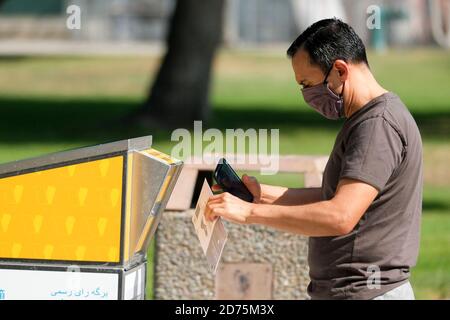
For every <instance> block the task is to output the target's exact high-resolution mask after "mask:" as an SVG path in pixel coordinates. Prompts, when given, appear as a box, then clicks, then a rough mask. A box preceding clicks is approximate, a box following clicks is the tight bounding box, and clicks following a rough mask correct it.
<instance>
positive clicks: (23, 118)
mask: <svg viewBox="0 0 450 320" xmlns="http://www.w3.org/2000/svg"><path fill="white" fill-rule="evenodd" d="M137 108H139V103H136V102H127V101H114V100H113V99H111V100H80V99H67V100H64V99H60V100H55V99H44V98H43V99H21V98H17V99H14V98H0V142H2V143H32V142H40V143H42V142H77V141H93V142H104V141H112V140H118V139H125V138H129V137H134V136H140V135H146V134H153V135H154V137H155V138H158V139H164V140H170V133H171V132H170V131H169V130H160V129H159V130H157V129H155V128H151V127H138V126H136V125H134V124H133V123H129V122H127V121H126V120H124V117H125V116H126V115H127V114H129V113H130V112H132V111H133V110H136V109H137ZM430 110H432V108H430ZM174 116H179V115H174ZM414 117H415V119H416V121H417V123H418V124H419V127H420V129H421V132H422V135H423V136H424V137H430V138H439V139H443V140H446V141H450V140H449V137H450V128H449V123H450V110H449V111H448V112H440V113H433V112H429V113H423V112H421V113H415V114H414ZM341 124H342V121H329V120H327V119H324V118H323V117H322V116H320V115H319V114H317V113H315V112H313V111H308V110H304V109H303V110H301V109H299V108H294V107H293V108H292V110H290V109H286V108H284V109H279V108H277V107H275V106H274V107H273V109H270V108H267V106H265V107H264V108H263V109H262V108H259V107H258V106H245V107H243V108H242V109H238V108H237V107H235V106H233V108H229V107H227V106H222V105H218V106H216V107H215V109H214V112H213V116H212V119H211V121H209V122H208V124H207V125H205V126H204V129H206V128H207V127H216V128H219V129H225V128H244V129H245V128H280V129H283V130H284V129H287V130H289V129H290V130H294V129H299V128H307V129H312V130H314V129H315V130H324V129H326V130H337V129H338V128H339V127H340V126H341ZM192 128H193V125H191V126H189V127H188V129H192Z"/></svg>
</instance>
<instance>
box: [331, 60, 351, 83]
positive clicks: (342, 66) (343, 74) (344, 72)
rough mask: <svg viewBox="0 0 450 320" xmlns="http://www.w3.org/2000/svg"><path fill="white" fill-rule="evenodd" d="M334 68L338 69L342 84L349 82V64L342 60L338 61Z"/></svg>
mask: <svg viewBox="0 0 450 320" xmlns="http://www.w3.org/2000/svg"><path fill="white" fill-rule="evenodd" d="M334 68H336V69H337V71H338V74H339V78H340V80H341V81H342V82H344V81H345V80H347V78H348V70H349V65H348V64H347V62H345V61H344V60H341V59H337V60H336V61H335V62H334Z"/></svg>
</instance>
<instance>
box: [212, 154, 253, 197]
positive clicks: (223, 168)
mask: <svg viewBox="0 0 450 320" xmlns="http://www.w3.org/2000/svg"><path fill="white" fill-rule="evenodd" d="M214 179H215V180H216V182H217V184H218V185H219V186H220V187H221V188H222V189H223V190H224V191H226V192H229V193H231V194H232V195H234V196H236V197H238V198H240V199H242V200H244V201H248V202H253V195H252V194H251V192H250V191H249V190H248V189H247V187H246V186H245V184H244V183H243V182H242V180H241V178H239V176H238V175H237V173H236V172H235V171H234V170H233V168H232V167H231V166H230V165H229V163H228V162H227V160H225V159H224V158H222V159H220V160H219V163H218V164H217V167H216V170H214Z"/></svg>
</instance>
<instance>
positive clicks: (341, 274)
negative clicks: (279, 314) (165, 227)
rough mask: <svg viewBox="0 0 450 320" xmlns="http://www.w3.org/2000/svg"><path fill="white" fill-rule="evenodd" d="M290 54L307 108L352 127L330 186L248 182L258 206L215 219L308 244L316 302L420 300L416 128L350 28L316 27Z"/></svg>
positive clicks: (219, 209)
mask: <svg viewBox="0 0 450 320" xmlns="http://www.w3.org/2000/svg"><path fill="white" fill-rule="evenodd" d="M287 54H288V56H289V57H290V58H291V60H292V68H293V70H294V74H295V79H296V81H297V82H298V84H299V85H300V87H301V90H302V93H303V97H304V99H305V101H306V102H307V103H308V104H309V105H310V106H311V107H312V108H314V109H315V110H316V111H318V112H320V113H321V114H322V115H323V116H325V117H327V118H329V119H339V118H341V117H345V118H346V119H345V122H344V124H343V126H342V129H341V131H340V132H339V134H338V136H337V138H336V141H335V145H334V148H333V151H332V153H331V155H330V157H329V160H328V163H327V165H326V168H325V171H324V174H323V182H322V187H321V188H301V189H292V188H283V187H277V186H269V185H263V184H259V183H258V182H257V181H256V179H255V178H253V177H249V176H247V175H244V176H243V181H244V183H245V184H246V185H247V187H248V188H249V190H250V191H251V192H252V193H253V195H254V197H255V201H254V203H249V202H245V201H243V200H241V199H239V198H237V197H235V196H233V195H230V194H229V193H221V194H218V195H214V196H212V197H211V198H210V200H209V201H208V205H207V212H206V214H207V217H208V218H209V219H214V218H215V217H217V216H222V217H223V218H225V219H226V220H229V221H232V222H236V223H244V224H254V223H257V224H262V225H266V226H270V227H274V228H277V229H280V230H284V231H288V232H294V233H297V234H301V235H306V236H309V237H310V238H309V254H308V263H309V267H310V278H311V282H310V284H309V286H308V294H309V295H310V296H311V298H312V299H373V298H376V299H414V293H413V291H412V288H411V286H410V284H409V280H408V279H409V276H410V269H411V267H413V266H414V265H415V263H416V260H417V255H418V247H419V236H420V219H421V209H422V143H421V138H420V133H419V130H418V128H417V125H416V123H415V122H414V119H413V118H412V116H411V114H410V113H409V111H408V110H407V108H406V107H405V106H404V104H403V103H402V102H401V100H400V98H399V97H398V96H397V95H395V94H394V93H391V92H388V91H387V90H385V89H384V88H382V87H381V86H380V85H379V84H378V83H377V81H376V80H375V78H374V77H373V75H372V73H371V71H370V69H369V64H368V62H367V57H366V51H365V47H364V45H363V43H362V41H361V39H360V38H359V37H358V35H357V34H356V33H355V32H354V30H353V29H352V28H351V27H350V26H349V25H347V24H345V23H344V22H342V21H340V20H337V19H325V20H321V21H318V22H316V23H314V24H313V25H311V26H310V27H309V28H308V29H306V30H305V31H304V32H303V33H302V34H301V35H300V36H299V37H298V38H297V39H296V40H295V41H294V42H293V43H292V45H291V46H290V48H289V49H288V51H287ZM214 190H218V187H217V186H214Z"/></svg>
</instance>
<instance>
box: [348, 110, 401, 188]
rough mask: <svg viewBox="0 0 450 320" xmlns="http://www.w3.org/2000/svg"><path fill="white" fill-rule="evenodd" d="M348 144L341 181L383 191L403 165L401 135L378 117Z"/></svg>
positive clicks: (355, 131) (360, 128)
mask: <svg viewBox="0 0 450 320" xmlns="http://www.w3.org/2000/svg"><path fill="white" fill-rule="evenodd" d="M346 140H347V142H346V145H345V150H344V156H343V159H342V161H343V162H342V167H341V174H340V178H341V179H343V178H349V179H355V180H359V181H362V182H365V183H368V184H370V185H371V186H373V187H375V188H376V189H377V190H378V191H380V190H382V189H383V188H384V186H385V185H386V183H387V182H388V180H389V178H390V177H391V175H392V173H393V172H394V170H395V169H396V168H397V167H398V166H399V165H400V163H401V161H402V154H403V143H402V140H401V139H400V136H399V133H398V132H397V131H396V130H394V128H393V127H392V126H391V125H390V124H389V123H388V122H387V121H386V120H385V119H384V118H383V117H375V118H370V119H367V120H364V121H363V122H361V123H360V124H359V125H358V126H356V127H355V128H354V129H353V130H352V131H351V133H350V135H349V136H348V137H347V139H346Z"/></svg>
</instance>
